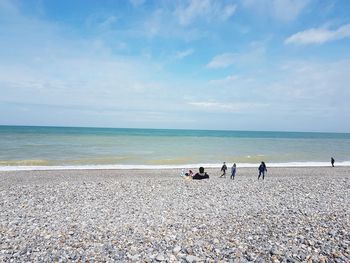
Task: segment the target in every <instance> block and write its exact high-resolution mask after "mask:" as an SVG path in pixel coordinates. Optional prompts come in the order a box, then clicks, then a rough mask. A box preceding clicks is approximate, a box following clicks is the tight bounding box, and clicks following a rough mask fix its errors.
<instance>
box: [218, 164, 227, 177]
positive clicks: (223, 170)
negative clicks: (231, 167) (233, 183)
mask: <svg viewBox="0 0 350 263" xmlns="http://www.w3.org/2000/svg"><path fill="white" fill-rule="evenodd" d="M226 170H227V166H226V163H225V162H224V164H223V165H222V167H221V172H222V175H221V176H220V177H223V176H226Z"/></svg>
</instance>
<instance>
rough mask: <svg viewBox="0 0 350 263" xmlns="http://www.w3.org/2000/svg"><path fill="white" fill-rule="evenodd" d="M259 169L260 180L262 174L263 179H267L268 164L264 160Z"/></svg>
mask: <svg viewBox="0 0 350 263" xmlns="http://www.w3.org/2000/svg"><path fill="white" fill-rule="evenodd" d="M258 170H259V176H258V180H259V178H260V176H261V175H262V179H263V180H264V179H265V172H267V168H266V164H265V163H264V162H261V164H260V166H259V168H258Z"/></svg>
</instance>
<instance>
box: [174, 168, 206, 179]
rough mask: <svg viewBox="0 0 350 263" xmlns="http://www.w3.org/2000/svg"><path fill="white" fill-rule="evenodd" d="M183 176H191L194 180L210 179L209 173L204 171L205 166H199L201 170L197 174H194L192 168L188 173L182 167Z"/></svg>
mask: <svg viewBox="0 0 350 263" xmlns="http://www.w3.org/2000/svg"><path fill="white" fill-rule="evenodd" d="M181 176H185V178H190V179H193V180H202V179H209V175H208V174H207V173H206V172H204V167H199V172H198V173H196V174H193V172H192V170H189V171H188V173H185V169H182V171H181Z"/></svg>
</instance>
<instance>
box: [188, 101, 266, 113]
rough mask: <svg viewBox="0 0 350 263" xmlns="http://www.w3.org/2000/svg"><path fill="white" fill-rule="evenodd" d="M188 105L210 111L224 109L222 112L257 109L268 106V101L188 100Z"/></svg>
mask: <svg viewBox="0 0 350 263" xmlns="http://www.w3.org/2000/svg"><path fill="white" fill-rule="evenodd" d="M188 105H190V106H194V107H197V108H199V109H204V110H208V111H222V112H236V113H238V112H242V111H244V112H246V111H247V110H249V111H250V110H256V109H257V108H262V107H268V106H269V105H268V104H266V103H254V102H238V103H227V102H217V101H215V102H213V101H196V102H188Z"/></svg>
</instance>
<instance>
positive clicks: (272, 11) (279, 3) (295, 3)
mask: <svg viewBox="0 0 350 263" xmlns="http://www.w3.org/2000/svg"><path fill="white" fill-rule="evenodd" d="M309 2H310V0H243V6H245V7H247V8H250V9H253V10H254V11H256V12H258V13H259V14H260V15H263V16H265V15H269V16H272V17H274V18H276V19H278V20H280V21H284V22H288V21H292V20H294V19H296V18H297V17H298V16H299V15H300V13H301V12H302V11H303V10H304V8H305V7H306V6H307V5H308V4H309Z"/></svg>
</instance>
